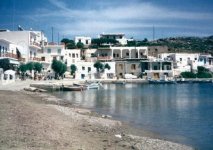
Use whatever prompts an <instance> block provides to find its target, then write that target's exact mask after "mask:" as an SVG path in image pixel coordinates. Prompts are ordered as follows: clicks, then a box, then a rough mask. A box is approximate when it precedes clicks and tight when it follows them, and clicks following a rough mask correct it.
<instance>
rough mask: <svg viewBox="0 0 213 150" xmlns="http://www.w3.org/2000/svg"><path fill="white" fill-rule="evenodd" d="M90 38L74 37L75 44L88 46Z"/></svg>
mask: <svg viewBox="0 0 213 150" xmlns="http://www.w3.org/2000/svg"><path fill="white" fill-rule="evenodd" d="M91 41H92V39H91V37H87V36H76V37H75V44H77V43H78V42H80V43H83V44H84V46H89V45H91Z"/></svg>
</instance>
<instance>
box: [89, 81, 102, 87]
mask: <svg viewBox="0 0 213 150" xmlns="http://www.w3.org/2000/svg"><path fill="white" fill-rule="evenodd" d="M86 87H87V89H99V88H100V87H102V84H101V83H100V82H97V83H89V84H86Z"/></svg>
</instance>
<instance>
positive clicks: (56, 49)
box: [38, 45, 65, 70]
mask: <svg viewBox="0 0 213 150" xmlns="http://www.w3.org/2000/svg"><path fill="white" fill-rule="evenodd" d="M64 55H65V49H64V45H46V46H44V47H43V51H42V52H41V53H38V57H39V58H40V60H41V63H42V64H43V66H44V69H45V70H51V63H52V61H53V59H56V60H61V61H62V62H64V61H65V59H64Z"/></svg>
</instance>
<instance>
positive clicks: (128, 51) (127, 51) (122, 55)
mask: <svg viewBox="0 0 213 150" xmlns="http://www.w3.org/2000/svg"><path fill="white" fill-rule="evenodd" d="M96 55H97V59H98V60H101V61H107V60H108V61H112V60H122V59H130V60H131V59H138V60H140V59H144V58H147V57H148V47H145V46H140V47H109V48H99V49H98V50H97V52H96Z"/></svg>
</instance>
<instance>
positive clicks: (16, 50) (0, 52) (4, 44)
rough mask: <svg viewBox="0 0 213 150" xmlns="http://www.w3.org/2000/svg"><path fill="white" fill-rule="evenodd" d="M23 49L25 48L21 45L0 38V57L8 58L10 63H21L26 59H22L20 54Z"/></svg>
mask: <svg viewBox="0 0 213 150" xmlns="http://www.w3.org/2000/svg"><path fill="white" fill-rule="evenodd" d="M22 51H23V48H22V47H21V46H19V45H16V44H14V43H12V42H10V41H7V40H4V39H0V59H8V60H9V62H10V64H13V65H19V61H24V59H21V55H20V53H22Z"/></svg>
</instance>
